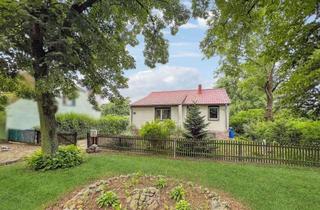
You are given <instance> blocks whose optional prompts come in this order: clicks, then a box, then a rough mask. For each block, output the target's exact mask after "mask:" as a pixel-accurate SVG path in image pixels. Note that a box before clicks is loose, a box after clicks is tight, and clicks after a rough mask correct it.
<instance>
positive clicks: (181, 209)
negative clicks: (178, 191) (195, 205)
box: [176, 200, 191, 210]
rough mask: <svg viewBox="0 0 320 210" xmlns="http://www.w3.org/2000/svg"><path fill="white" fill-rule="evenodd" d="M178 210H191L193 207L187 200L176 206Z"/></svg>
mask: <svg viewBox="0 0 320 210" xmlns="http://www.w3.org/2000/svg"><path fill="white" fill-rule="evenodd" d="M176 210H191V205H190V203H189V202H188V201H186V200H180V201H179V202H178V203H177V205H176Z"/></svg>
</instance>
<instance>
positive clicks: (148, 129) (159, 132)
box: [139, 119, 176, 139]
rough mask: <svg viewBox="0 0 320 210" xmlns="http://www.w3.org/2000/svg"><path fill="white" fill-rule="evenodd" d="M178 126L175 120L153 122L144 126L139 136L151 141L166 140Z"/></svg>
mask: <svg viewBox="0 0 320 210" xmlns="http://www.w3.org/2000/svg"><path fill="white" fill-rule="evenodd" d="M175 127H176V125H175V122H174V121H173V120H168V119H167V120H164V121H153V122H147V123H146V124H144V125H143V126H142V127H141V129H140V131H139V134H140V135H141V136H142V137H145V138H149V139H166V138H169V137H170V135H171V134H172V132H173V131H174V129H175Z"/></svg>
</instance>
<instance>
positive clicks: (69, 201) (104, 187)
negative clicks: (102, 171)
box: [47, 173, 246, 210]
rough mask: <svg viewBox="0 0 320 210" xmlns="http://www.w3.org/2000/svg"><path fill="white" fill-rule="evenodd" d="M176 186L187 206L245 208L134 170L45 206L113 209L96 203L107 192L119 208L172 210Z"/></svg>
mask: <svg viewBox="0 0 320 210" xmlns="http://www.w3.org/2000/svg"><path fill="white" fill-rule="evenodd" d="M159 180H165V185H164V186H163V187H159V185H157V183H159ZM177 186H182V188H183V189H184V191H185V195H184V199H183V200H186V201H187V202H188V203H190V204H191V209H201V210H229V209H239V210H244V209H246V208H245V207H244V205H242V204H241V203H240V202H238V201H236V200H235V199H233V198H231V197H230V196H228V195H227V194H226V193H222V194H220V193H219V194H218V193H216V192H215V191H212V190H211V189H208V188H204V187H201V186H199V185H196V184H194V183H192V182H184V181H180V180H176V179H172V178H167V177H163V176H148V175H139V173H136V174H129V175H121V176H118V177H112V178H109V179H104V180H99V181H97V182H95V183H93V184H91V185H89V186H87V187H85V188H83V189H80V190H77V191H75V192H73V193H71V194H69V195H67V196H65V197H64V198H63V199H62V200H60V201H59V202H58V203H56V204H54V205H52V206H50V207H48V208H47V210H58V209H68V210H72V209H73V210H75V209H78V210H79V209H90V210H97V209H116V208H112V207H103V208H99V207H98V205H97V198H99V197H100V196H101V195H102V194H103V193H105V192H110V191H111V192H113V193H115V194H116V196H117V197H118V199H119V202H120V204H121V209H128V210H136V209H137V210H138V209H139V210H140V209H141V210H142V209H146V210H149V209H152V210H162V209H175V206H176V204H177V202H176V201H175V200H173V199H172V198H171V191H172V190H173V189H174V188H175V187H177ZM137 194H138V195H137Z"/></svg>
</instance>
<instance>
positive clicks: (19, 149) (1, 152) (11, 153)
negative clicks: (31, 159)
mask: <svg viewBox="0 0 320 210" xmlns="http://www.w3.org/2000/svg"><path fill="white" fill-rule="evenodd" d="M0 147H1V148H3V149H0V165H5V164H10V163H14V162H17V161H19V160H21V159H23V158H24V157H26V156H28V155H30V154H31V153H33V152H34V151H36V150H37V149H39V148H40V147H39V146H35V145H29V144H24V143H1V144H0ZM7 148H8V150H6V149H7Z"/></svg>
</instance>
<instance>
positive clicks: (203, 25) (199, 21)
mask: <svg viewBox="0 0 320 210" xmlns="http://www.w3.org/2000/svg"><path fill="white" fill-rule="evenodd" d="M181 28H183V29H203V30H205V29H207V28H208V25H207V20H206V19H203V18H196V20H195V23H191V22H188V23H186V24H184V25H182V26H181Z"/></svg>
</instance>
